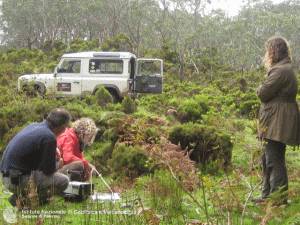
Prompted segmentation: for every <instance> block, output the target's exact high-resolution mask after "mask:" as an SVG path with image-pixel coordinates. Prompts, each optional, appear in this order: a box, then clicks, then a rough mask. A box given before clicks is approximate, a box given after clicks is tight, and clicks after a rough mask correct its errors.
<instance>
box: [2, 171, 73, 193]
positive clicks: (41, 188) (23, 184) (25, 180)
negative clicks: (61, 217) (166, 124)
mask: <svg viewBox="0 0 300 225" xmlns="http://www.w3.org/2000/svg"><path fill="white" fill-rule="evenodd" d="M1 181H2V183H3V184H4V186H5V187H6V188H7V189H8V190H9V191H11V192H12V193H14V194H16V195H20V194H21V195H22V196H28V194H29V193H30V191H32V190H31V189H32V187H33V188H34V189H36V191H37V194H38V197H39V198H40V199H46V198H49V197H51V196H52V195H62V193H63V191H64V190H66V189H67V187H68V184H69V178H68V177H67V176H66V175H64V174H61V173H58V172H56V173H54V174H51V175H45V174H44V173H43V172H41V171H32V172H31V174H27V175H22V176H20V184H19V185H15V184H12V183H11V178H10V177H9V176H8V177H3V176H2V173H1ZM31 182H33V185H32V186H31V187H30V183H31Z"/></svg>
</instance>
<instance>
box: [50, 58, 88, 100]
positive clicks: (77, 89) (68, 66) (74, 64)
mask: <svg viewBox="0 0 300 225" xmlns="http://www.w3.org/2000/svg"><path fill="white" fill-rule="evenodd" d="M81 70H82V66H81V59H68V58H64V59H62V60H61V62H60V63H59V65H58V67H57V72H56V74H55V87H56V90H57V92H58V93H61V94H62V96H66V97H71V96H73V95H76V96H80V95H81V86H82V71H81Z"/></svg>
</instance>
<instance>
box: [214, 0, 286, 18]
mask: <svg viewBox="0 0 300 225" xmlns="http://www.w3.org/2000/svg"><path fill="white" fill-rule="evenodd" d="M211 1H212V4H210V5H208V9H209V8H212V9H222V10H224V11H225V12H226V13H227V14H228V15H229V16H236V15H237V14H238V12H239V10H240V9H241V6H242V5H243V1H242V0H211ZM272 2H273V3H274V4H278V3H281V2H284V0H272Z"/></svg>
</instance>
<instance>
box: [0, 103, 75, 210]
mask: <svg viewBox="0 0 300 225" xmlns="http://www.w3.org/2000/svg"><path fill="white" fill-rule="evenodd" d="M70 119H71V115H70V114H69V112H68V111H67V110H65V109H59V108H58V109H54V110H52V111H51V112H50V114H49V115H48V117H47V119H46V121H44V122H41V123H35V124H31V125H28V126H27V127H25V128H24V129H23V130H22V131H21V132H20V133H18V134H17V135H16V136H15V137H14V138H13V139H12V140H11V141H10V143H9V144H8V146H7V148H6V150H5V152H4V154H3V157H2V161H1V166H0V170H1V181H2V182H3V184H4V186H5V187H7V188H8V190H9V191H11V192H12V193H13V195H12V196H11V197H10V198H9V202H10V203H11V204H12V205H13V206H16V204H17V199H18V198H20V199H27V197H28V194H29V192H30V188H32V186H31V187H29V185H28V183H33V185H34V187H33V188H35V189H36V190H37V196H38V199H39V204H41V203H45V202H47V198H48V197H50V196H51V195H52V194H62V193H63V191H64V190H66V189H67V187H68V183H69V179H68V177H67V176H66V175H64V174H61V173H58V172H56V146H57V141H56V137H57V136H59V135H60V134H61V133H63V132H64V130H65V129H66V127H67V126H68V124H69V122H70Z"/></svg>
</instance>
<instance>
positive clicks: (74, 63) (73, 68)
mask: <svg viewBox="0 0 300 225" xmlns="http://www.w3.org/2000/svg"><path fill="white" fill-rule="evenodd" d="M80 68H81V61H80V60H68V59H67V60H64V61H63V63H62V64H61V65H60V67H59V68H57V72H58V73H80Z"/></svg>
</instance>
